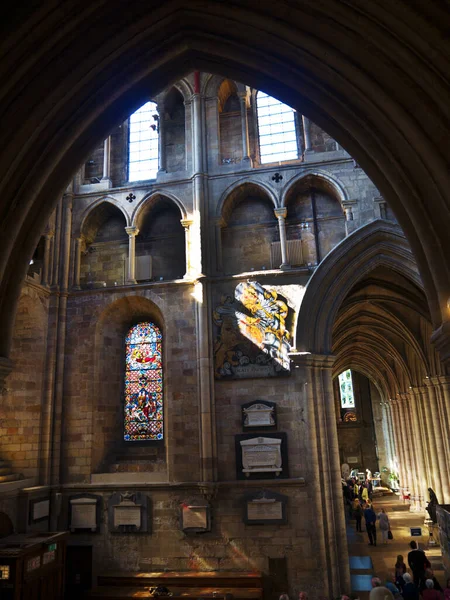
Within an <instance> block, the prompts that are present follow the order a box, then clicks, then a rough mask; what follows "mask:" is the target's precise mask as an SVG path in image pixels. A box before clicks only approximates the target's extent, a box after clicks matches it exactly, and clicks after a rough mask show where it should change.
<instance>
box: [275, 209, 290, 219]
mask: <svg viewBox="0 0 450 600" xmlns="http://www.w3.org/2000/svg"><path fill="white" fill-rule="evenodd" d="M273 212H274V214H275V216H276V218H277V219H285V218H286V216H287V208H285V207H283V208H276V209H275V210H274V211H273Z"/></svg>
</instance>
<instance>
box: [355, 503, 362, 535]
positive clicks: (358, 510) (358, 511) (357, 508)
mask: <svg viewBox="0 0 450 600" xmlns="http://www.w3.org/2000/svg"><path fill="white" fill-rule="evenodd" d="M363 515H364V511H363V509H362V506H361V504H360V502H359V500H358V498H355V499H354V500H353V516H354V517H355V520H356V531H362V529H361V521H362V518H363Z"/></svg>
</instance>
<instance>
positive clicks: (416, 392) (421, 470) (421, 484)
mask: <svg viewBox="0 0 450 600" xmlns="http://www.w3.org/2000/svg"><path fill="white" fill-rule="evenodd" d="M409 395H410V406H411V422H412V441H411V443H412V445H413V446H414V448H415V452H416V457H417V475H416V478H417V488H418V492H419V498H418V501H419V504H420V507H421V508H425V500H426V498H427V488H428V485H427V469H426V464H425V455H424V447H423V439H422V434H421V431H420V422H419V419H420V411H419V410H418V407H417V404H418V403H419V402H421V401H422V400H421V392H420V389H419V388H411V389H410V391H409Z"/></svg>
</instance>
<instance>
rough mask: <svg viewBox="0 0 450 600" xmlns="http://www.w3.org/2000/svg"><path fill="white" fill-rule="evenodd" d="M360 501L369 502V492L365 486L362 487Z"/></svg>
mask: <svg viewBox="0 0 450 600" xmlns="http://www.w3.org/2000/svg"><path fill="white" fill-rule="evenodd" d="M361 499H362V501H363V502H369V490H368V489H367V486H366V485H365V484H363V485H362V491H361Z"/></svg>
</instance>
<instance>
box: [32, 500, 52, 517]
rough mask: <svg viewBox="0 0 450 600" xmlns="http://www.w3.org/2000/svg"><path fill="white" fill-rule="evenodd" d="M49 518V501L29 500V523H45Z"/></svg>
mask: <svg viewBox="0 0 450 600" xmlns="http://www.w3.org/2000/svg"><path fill="white" fill-rule="evenodd" d="M49 517H50V499H49V498H38V499H34V500H30V513H29V523H39V522H40V521H47V520H48V518H49Z"/></svg>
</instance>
